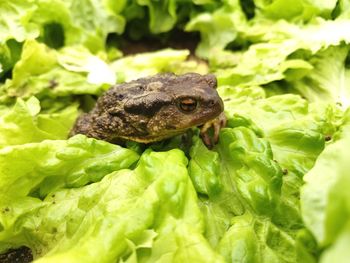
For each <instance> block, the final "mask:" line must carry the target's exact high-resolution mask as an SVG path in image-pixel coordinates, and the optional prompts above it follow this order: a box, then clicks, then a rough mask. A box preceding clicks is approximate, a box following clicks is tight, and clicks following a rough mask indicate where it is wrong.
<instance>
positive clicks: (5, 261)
mask: <svg viewBox="0 0 350 263" xmlns="http://www.w3.org/2000/svg"><path fill="white" fill-rule="evenodd" d="M32 261H33V255H32V251H31V250H30V249H29V248H27V247H20V248H17V249H13V250H10V251H8V252H6V253H5V254H1V255H0V263H15V262H18V263H29V262H32Z"/></svg>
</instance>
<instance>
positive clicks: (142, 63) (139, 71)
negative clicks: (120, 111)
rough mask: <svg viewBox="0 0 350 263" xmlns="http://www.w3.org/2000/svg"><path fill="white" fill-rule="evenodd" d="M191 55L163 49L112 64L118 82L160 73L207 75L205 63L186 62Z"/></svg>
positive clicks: (128, 57) (186, 52)
mask: <svg viewBox="0 0 350 263" xmlns="http://www.w3.org/2000/svg"><path fill="white" fill-rule="evenodd" d="M189 54H190V52H189V51H188V50H186V49H184V50H174V49H163V50H159V51H156V52H148V53H143V54H137V55H130V56H126V57H123V58H120V59H117V60H116V61H114V62H113V63H112V64H111V68H112V69H113V70H114V71H115V72H116V74H117V82H125V81H131V80H134V79H138V78H142V77H147V76H151V75H155V74H157V73H160V72H174V73H175V74H184V73H187V72H197V73H201V74H205V73H207V72H208V67H207V65H206V64H205V63H201V62H197V61H194V60H192V61H191V60H189V61H186V59H187V57H188V56H189Z"/></svg>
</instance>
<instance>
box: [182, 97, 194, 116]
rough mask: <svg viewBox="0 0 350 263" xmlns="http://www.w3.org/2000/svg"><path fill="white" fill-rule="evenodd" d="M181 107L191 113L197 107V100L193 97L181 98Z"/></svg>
mask: <svg viewBox="0 0 350 263" xmlns="http://www.w3.org/2000/svg"><path fill="white" fill-rule="evenodd" d="M179 107H180V109H181V110H182V111H184V112H186V113H189V112H192V111H194V110H195V109H196V108H197V101H196V100H195V99H192V98H184V99H181V100H180V102H179Z"/></svg>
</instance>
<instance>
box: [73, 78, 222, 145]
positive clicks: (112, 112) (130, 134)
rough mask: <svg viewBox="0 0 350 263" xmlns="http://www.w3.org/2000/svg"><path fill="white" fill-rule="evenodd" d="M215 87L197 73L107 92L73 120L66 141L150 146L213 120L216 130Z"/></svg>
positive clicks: (217, 102)
mask: <svg viewBox="0 0 350 263" xmlns="http://www.w3.org/2000/svg"><path fill="white" fill-rule="evenodd" d="M216 86H217V82H216V78H215V76H214V75H212V74H207V75H200V74H197V73H187V74H184V75H175V74H172V73H164V74H158V75H155V76H152V77H147V78H141V79H137V80H134V81H131V82H128V83H123V84H118V85H115V86H112V87H111V88H110V89H109V90H107V91H106V92H105V93H104V94H103V95H102V96H101V97H100V98H99V99H98V100H97V103H96V105H95V107H94V108H93V110H92V111H91V112H89V113H84V114H82V115H81V116H80V117H79V118H78V119H77V121H76V123H75V125H74V127H73V129H72V130H71V132H70V136H73V135H75V134H85V135H86V136H88V137H92V138H96V139H101V140H105V141H108V142H112V143H115V142H120V141H121V140H132V141H137V142H141V143H150V142H155V141H160V140H163V139H166V138H169V137H172V136H174V135H177V134H181V133H184V132H185V131H186V130H187V129H189V128H191V127H195V126H200V125H203V124H205V123H208V122H210V123H211V124H212V123H215V121H213V120H214V119H216V118H218V119H219V121H218V122H219V123H220V124H218V125H219V126H222V125H224V121H223V110H224V106H223V102H222V100H221V98H220V97H219V95H218V93H217V91H216ZM220 114H221V115H220ZM219 115H220V117H219ZM211 124H210V125H211ZM213 126H215V124H214V125H213ZM215 128H217V126H216V127H215ZM207 129H208V125H207V127H206V129H205V131H203V133H206V131H207ZM216 136H218V135H216ZM207 140H208V139H207ZM216 140H217V139H216ZM205 143H206V144H208V142H205Z"/></svg>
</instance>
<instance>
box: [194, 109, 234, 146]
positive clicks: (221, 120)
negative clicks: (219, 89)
mask: <svg viewBox="0 0 350 263" xmlns="http://www.w3.org/2000/svg"><path fill="white" fill-rule="evenodd" d="M226 121H227V120H226V116H225V114H224V113H223V112H222V113H221V114H220V115H219V116H218V117H216V118H215V119H213V120H211V121H208V122H206V123H204V125H203V126H202V128H201V131H200V135H201V137H202V141H203V142H204V144H205V145H206V146H207V147H208V148H209V149H211V148H213V146H214V144H217V143H218V141H219V133H220V129H221V128H223V127H225V126H226ZM211 127H213V129H214V135H213V137H212V138H211V137H210V135H209V129H210V128H211Z"/></svg>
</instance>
